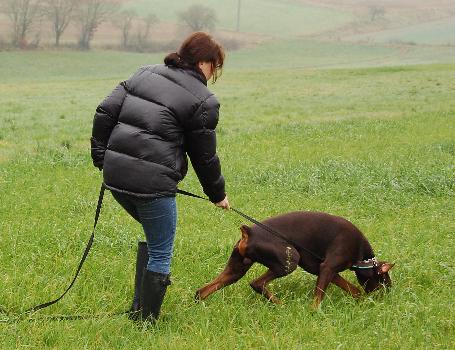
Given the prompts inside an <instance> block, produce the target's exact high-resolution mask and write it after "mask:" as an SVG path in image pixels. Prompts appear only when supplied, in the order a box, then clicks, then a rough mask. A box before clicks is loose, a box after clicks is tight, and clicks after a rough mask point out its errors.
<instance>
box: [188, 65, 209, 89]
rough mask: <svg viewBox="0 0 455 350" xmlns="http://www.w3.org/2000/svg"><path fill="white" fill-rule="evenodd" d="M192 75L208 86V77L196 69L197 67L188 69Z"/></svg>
mask: <svg viewBox="0 0 455 350" xmlns="http://www.w3.org/2000/svg"><path fill="white" fill-rule="evenodd" d="M186 71H187V72H188V73H189V74H190V75H192V76H193V77H195V78H196V79H197V80H199V81H200V82H201V83H202V84H204V85H205V86H207V79H205V76H204V74H202V73H200V72H198V71H196V70H195V69H187V70H186Z"/></svg>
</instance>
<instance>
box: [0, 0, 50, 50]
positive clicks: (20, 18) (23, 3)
mask: <svg viewBox="0 0 455 350" xmlns="http://www.w3.org/2000/svg"><path fill="white" fill-rule="evenodd" d="M41 3H42V1H41V0H1V1H0V10H1V12H3V13H5V14H6V15H7V16H8V17H9V18H10V20H11V22H12V24H13V26H12V44H13V45H14V46H17V47H26V46H27V34H29V32H30V30H31V29H32V27H33V24H35V22H36V21H37V20H38V19H39V17H40V16H41Z"/></svg>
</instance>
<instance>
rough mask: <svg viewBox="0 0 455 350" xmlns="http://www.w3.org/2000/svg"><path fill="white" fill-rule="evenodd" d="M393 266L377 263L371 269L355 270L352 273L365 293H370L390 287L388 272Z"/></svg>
mask: <svg viewBox="0 0 455 350" xmlns="http://www.w3.org/2000/svg"><path fill="white" fill-rule="evenodd" d="M394 265H395V264H391V263H388V262H386V261H378V262H377V263H375V264H374V265H373V266H371V267H363V268H355V269H354V271H355V274H356V276H357V280H358V281H359V283H360V284H361V285H362V287H363V289H364V290H365V292H367V293H371V292H373V291H375V290H377V289H379V288H381V287H385V288H386V289H389V288H390V287H392V280H391V279H390V276H389V271H390V269H391V268H392V267H393V266H394Z"/></svg>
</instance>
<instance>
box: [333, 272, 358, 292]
mask: <svg viewBox="0 0 455 350" xmlns="http://www.w3.org/2000/svg"><path fill="white" fill-rule="evenodd" d="M332 283H333V284H335V285H337V286H338V287H340V288H341V289H343V290H344V291H346V292H347V293H349V294H350V295H351V296H352V297H353V298H358V297H360V295H361V294H362V293H361V292H360V290H359V289H358V288H357V287H356V286H354V285H353V284H352V283H350V282H349V281H347V280H345V279H344V278H343V277H341V276H340V275H339V274H336V275H335V277H333V279H332Z"/></svg>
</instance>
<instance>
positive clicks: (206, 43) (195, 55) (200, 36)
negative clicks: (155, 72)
mask: <svg viewBox="0 0 455 350" xmlns="http://www.w3.org/2000/svg"><path fill="white" fill-rule="evenodd" d="M199 62H210V63H211V64H212V72H213V76H212V81H213V83H215V81H216V80H217V79H218V78H219V77H220V76H221V73H222V69H223V64H224V49H223V47H222V46H221V45H220V44H219V43H217V42H216V41H215V40H214V39H213V38H212V37H211V36H210V35H209V34H207V33H204V32H195V33H193V34H191V35H190V36H189V37H188V38H186V39H185V41H184V42H183V43H182V46H180V49H179V51H178V52H173V53H170V54H169V55H167V56H166V57H165V58H164V64H166V66H171V67H177V68H183V69H194V70H196V71H197V72H199V73H201V74H202V71H201V70H200V69H199V66H198V63H199Z"/></svg>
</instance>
